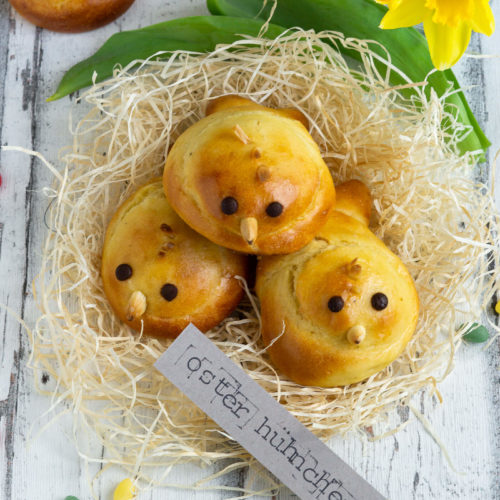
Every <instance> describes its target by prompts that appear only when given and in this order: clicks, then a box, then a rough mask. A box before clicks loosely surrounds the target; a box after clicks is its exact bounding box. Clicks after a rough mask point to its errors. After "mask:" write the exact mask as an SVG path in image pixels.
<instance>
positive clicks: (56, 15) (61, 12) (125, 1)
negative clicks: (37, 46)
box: [9, 0, 134, 33]
mask: <svg viewBox="0 0 500 500" xmlns="http://www.w3.org/2000/svg"><path fill="white" fill-rule="evenodd" d="M9 1H10V3H11V4H12V6H13V7H14V8H15V9H16V10H17V11H18V12H19V14H21V15H22V16H23V17H25V18H26V19H27V20H28V21H30V22H31V23H33V24H35V25H36V26H40V27H42V28H46V29H49V30H53V31H63V32H64V31H65V32H72V33H77V32H80V31H88V30H93V29H95V28H98V27H99V26H104V25H105V24H107V23H110V22H111V21H113V20H114V19H116V18H117V17H118V16H120V15H121V14H123V13H124V12H125V11H126V10H127V9H128V8H129V7H130V6H131V5H132V4H133V3H134V0H9Z"/></svg>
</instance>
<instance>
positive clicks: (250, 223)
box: [240, 217, 259, 245]
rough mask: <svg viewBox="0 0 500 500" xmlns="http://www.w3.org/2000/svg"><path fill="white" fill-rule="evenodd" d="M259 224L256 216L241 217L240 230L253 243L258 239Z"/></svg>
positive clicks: (244, 237) (245, 238) (246, 239)
mask: <svg viewBox="0 0 500 500" xmlns="http://www.w3.org/2000/svg"><path fill="white" fill-rule="evenodd" d="M258 230H259V226H258V223H257V219H256V218H255V217H245V218H244V219H241V223H240V232H241V236H243V239H244V240H245V241H246V242H247V243H248V244H249V245H251V244H252V243H253V242H254V241H255V240H256V239H257V233H258Z"/></svg>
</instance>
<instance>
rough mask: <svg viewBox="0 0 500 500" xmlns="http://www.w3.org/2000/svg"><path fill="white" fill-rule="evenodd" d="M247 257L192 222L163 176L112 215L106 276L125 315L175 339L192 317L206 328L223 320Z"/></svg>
mask: <svg viewBox="0 0 500 500" xmlns="http://www.w3.org/2000/svg"><path fill="white" fill-rule="evenodd" d="M246 273H247V258H246V257H245V256H243V255H242V254H238V253H236V252H233V251H231V250H228V249H227V248H223V247H220V246H218V245H215V244H214V243H212V242H211V241H208V240H207V239H206V238H204V237H203V236H201V235H200V234H198V233H196V232H195V231H193V230H192V229H191V228H190V227H189V226H187V225H186V224H185V223H184V222H183V221H182V219H180V218H179V217H178V215H177V214H176V213H175V212H174V210H173V209H172V207H171V206H170V205H169V203H168V201H167V199H166V198H165V194H164V192H163V186H162V181H161V179H156V180H155V181H153V182H150V183H149V184H146V185H145V186H143V187H141V188H140V189H139V190H138V191H137V192H136V193H135V194H133V195H132V196H131V197H130V198H129V199H128V200H126V201H125V203H123V205H121V206H120V207H119V209H118V211H117V212H116V213H115V215H114V217H113V219H112V220H111V222H110V224H109V226H108V229H107V232H106V238H105V242H104V249H103V255H102V267H101V275H102V281H103V287H104V291H105V293H106V296H107V298H108V300H109V302H110V304H111V306H112V307H113V309H114V310H115V312H116V314H117V315H118V316H119V318H120V319H121V320H122V321H124V322H125V323H126V324H128V325H129V326H131V327H132V328H134V329H135V330H141V328H142V327H144V333H146V334H149V335H154V336H158V337H170V338H173V337H176V336H177V335H178V334H179V333H180V332H181V331H182V330H183V329H184V328H185V327H186V326H187V325H188V324H189V323H190V322H192V323H194V324H195V325H196V326H197V327H198V328H200V329H201V330H202V331H206V330H209V329H210V328H212V327H213V326H215V325H217V324H218V323H219V322H220V321H222V320H223V319H224V318H225V317H226V316H227V315H228V314H229V313H230V312H231V311H232V310H233V309H234V308H235V307H236V305H237V304H238V302H239V301H240V299H241V298H242V295H243V289H242V287H241V286H240V283H239V281H238V279H237V278H236V276H237V275H239V276H242V277H246Z"/></svg>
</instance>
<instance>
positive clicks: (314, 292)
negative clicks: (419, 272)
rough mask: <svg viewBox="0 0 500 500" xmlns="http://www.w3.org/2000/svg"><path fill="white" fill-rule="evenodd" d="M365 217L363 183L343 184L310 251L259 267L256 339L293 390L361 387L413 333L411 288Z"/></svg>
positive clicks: (414, 315)
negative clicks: (296, 386)
mask: <svg viewBox="0 0 500 500" xmlns="http://www.w3.org/2000/svg"><path fill="white" fill-rule="evenodd" d="M370 210H371V197H370V193H369V191H368V189H367V188H366V186H365V185H364V184H362V183H361V182H359V181H349V182H346V183H344V184H341V185H340V186H337V205H336V209H335V211H333V212H332V213H331V215H330V217H329V219H328V221H327V223H326V225H325V226H324V227H323V228H322V229H321V231H319V233H318V234H317V235H316V237H315V238H314V240H313V241H312V242H311V243H309V245H307V246H306V247H305V248H303V249H302V250H300V251H299V252H297V253H294V254H290V255H285V256H272V257H264V258H263V259H262V260H261V262H260V263H259V266H258V268H257V285H256V290H257V294H258V296H259V299H260V303H261V313H262V336H263V339H264V342H265V343H266V345H268V346H269V354H270V356H271V360H272V362H273V363H274V365H275V366H276V367H277V368H278V371H280V372H281V373H283V374H285V375H287V376H288V377H289V378H291V379H292V380H293V381H295V382H297V383H298V384H302V385H315V386H321V387H334V386H341V385H347V384H351V383H354V382H358V381H361V380H364V379H366V378H367V377H369V376H370V375H372V374H374V373H376V372H378V371H380V370H382V369H383V368H384V367H386V366H387V365H388V364H389V363H391V362H392V361H393V360H394V359H395V358H396V357H398V356H399V354H400V353H401V352H402V351H403V349H404V348H405V346H406V344H407V342H408V341H409V339H410V338H411V336H412V334H413V332H414V331H415V327H416V324H417V318H418V309H419V300H418V296H417V292H416V290H415V285H414V283H413V281H412V278H411V276H410V274H409V273H408V271H407V269H406V267H405V266H404V264H403V263H402V262H401V260H400V259H399V258H398V257H397V256H396V255H394V254H393V253H392V252H391V251H390V250H389V249H388V248H387V247H386V246H385V245H384V243H383V242H382V241H381V240H379V239H378V238H377V237H376V236H375V235H374V234H373V233H372V232H371V231H370V230H369V229H368V220H369V217H370ZM277 337H279V338H278V339H277V340H275V339H276V338H277ZM273 341H274V342H273Z"/></svg>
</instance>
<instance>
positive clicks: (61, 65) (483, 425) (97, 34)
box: [0, 0, 500, 500]
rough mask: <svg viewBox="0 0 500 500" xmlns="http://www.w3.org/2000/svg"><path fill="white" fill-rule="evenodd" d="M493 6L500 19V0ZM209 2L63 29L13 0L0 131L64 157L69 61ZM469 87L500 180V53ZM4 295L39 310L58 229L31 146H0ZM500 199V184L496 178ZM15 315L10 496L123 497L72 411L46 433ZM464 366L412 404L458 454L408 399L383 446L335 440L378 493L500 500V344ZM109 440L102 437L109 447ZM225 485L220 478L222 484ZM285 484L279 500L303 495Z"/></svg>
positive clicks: (4, 442) (8, 339)
mask: <svg viewBox="0 0 500 500" xmlns="http://www.w3.org/2000/svg"><path fill="white" fill-rule="evenodd" d="M491 5H492V7H493V10H494V12H495V14H496V19H497V21H498V22H500V0H492V2H491ZM204 13H206V9H205V7H204V1H203V0H190V1H187V0H170V1H165V0H147V1H145V0H142V1H139V0H138V1H137V2H136V3H135V4H134V5H133V6H132V8H131V9H130V10H129V11H128V12H127V13H126V14H125V15H124V16H123V17H121V18H120V19H118V20H117V21H115V22H114V23H112V24H111V25H109V26H106V27H104V28H101V29H99V30H96V31H94V32H90V33H85V34H78V35H63V34H55V33H50V32H48V31H45V30H41V29H39V28H35V27H34V26H32V25H31V24H29V23H28V22H26V21H24V20H23V19H22V18H21V17H20V16H19V15H17V14H16V13H15V12H14V11H13V10H12V9H11V8H10V6H9V4H8V2H7V0H0V141H1V144H3V145H5V144H9V145H17V146H22V147H25V148H28V149H33V150H37V151H39V152H41V153H42V154H43V155H45V156H46V157H47V158H48V159H49V160H53V161H56V160H57V154H58V150H59V148H60V147H61V146H63V145H66V144H68V143H69V142H70V140H71V139H70V134H69V131H68V124H67V116H68V111H69V107H70V100H69V99H68V98H66V99H63V100H61V101H56V102H54V103H46V102H45V99H46V98H47V97H48V96H49V95H50V94H51V92H52V91H53V90H54V89H55V87H56V84H57V83H58V81H59V79H60V78H61V76H62V75H63V73H64V71H65V70H66V69H68V68H69V67H70V66H71V65H72V64H74V63H76V62H78V61H79V60H81V59H83V58H85V57H87V56H88V55H90V54H91V53H92V52H94V51H95V49H96V48H97V47H99V46H100V45H101V44H102V43H103V42H104V41H105V40H106V39H107V38H108V37H109V36H110V35H111V34H112V33H114V32H115V31H117V30H124V29H132V28H137V27H140V26H145V25H148V24H152V23H153V22H158V21H160V20H168V19H171V18H174V17H180V16H186V15H196V14H204ZM470 52H473V53H477V54H496V55H498V54H500V30H498V31H497V33H496V34H494V35H493V36H492V37H491V38H489V39H487V38H485V37H481V38H480V37H474V38H473V42H472V45H471V47H470ZM456 69H457V74H458V77H459V80H460V81H461V82H462V84H463V85H464V86H465V87H467V94H468V97H469V100H470V102H471V104H472V108H473V111H474V113H475V114H476V116H477V117H478V118H479V121H480V123H481V124H482V125H483V128H484V130H485V131H486V134H487V135H488V137H489V138H490V139H491V140H492V141H493V146H492V148H491V149H490V153H489V162H488V165H487V166H486V167H484V168H483V169H481V170H480V171H478V176H479V178H480V179H482V180H483V181H490V180H491V179H492V172H493V169H494V162H493V159H494V155H495V152H496V151H498V150H499V149H500V59H498V58H491V59H481V58H464V59H463V60H462V61H461V63H460V64H459V66H458V67H457V68H456ZM0 175H1V176H2V185H1V186H0V303H1V304H4V305H6V306H8V307H9V308H10V311H11V312H12V313H13V314H14V315H18V316H19V317H23V318H24V319H25V321H26V322H27V323H28V325H33V324H34V321H35V319H36V317H37V310H36V307H35V305H34V300H33V296H32V290H31V282H32V280H33V278H34V276H35V275H36V273H37V270H38V268H39V265H40V248H41V244H42V241H43V240H44V238H45V235H46V231H47V229H46V227H45V225H44V223H43V215H44V210H45V208H46V206H47V200H46V198H45V196H44V195H43V192H42V189H43V187H44V186H47V185H49V184H50V182H51V176H50V173H49V172H48V171H47V170H46V169H44V168H43V167H42V166H41V164H40V163H39V162H37V161H35V160H33V159H31V158H30V157H27V156H26V155H23V154H20V153H13V152H3V153H0ZM495 191H496V195H497V200H500V182H497V185H496V186H495ZM13 314H11V313H7V311H6V310H5V309H3V308H0V500H62V499H64V498H65V497H66V496H67V495H70V494H72V495H76V496H77V497H79V498H80V500H88V499H91V498H93V497H92V494H94V495H95V498H99V499H111V498H112V491H113V487H114V486H115V485H116V484H117V482H118V481H119V480H120V479H122V478H123V473H122V472H121V471H120V470H119V469H118V470H104V471H102V473H101V474H100V476H99V477H98V478H97V479H96V480H95V481H94V483H93V493H92V490H91V487H90V482H91V481H92V479H93V478H94V476H95V474H96V473H98V472H99V470H100V465H99V464H96V463H90V464H86V463H85V461H84V460H82V459H80V458H79V457H78V455H77V453H76V450H75V448H74V446H73V444H72V432H73V431H72V428H71V422H72V419H71V415H69V414H67V412H65V411H64V410H65V409H64V408H59V409H58V410H57V412H58V413H61V416H60V417H59V418H58V420H57V421H56V422H55V423H53V424H52V425H51V426H49V427H48V428H46V429H43V426H44V424H45V423H47V422H48V421H49V420H50V418H49V417H47V416H46V415H45V413H46V412H47V411H48V410H49V408H50V400H49V398H47V397H45V396H42V395H40V394H39V393H38V392H37V390H36V389H35V385H39V386H41V387H44V386H46V387H50V384H51V383H52V382H53V381H51V380H50V379H48V380H47V377H42V379H41V380H38V381H35V380H33V375H32V372H31V371H30V369H29V366H28V363H29V343H28V339H27V335H26V333H25V332H24V331H23V329H22V328H21V327H20V325H19V323H18V321H17V320H16V319H15V317H14V316H13ZM455 364H456V367H455V369H454V371H453V372H452V374H451V375H450V376H449V377H448V378H447V379H446V380H445V381H444V382H443V383H442V384H441V385H440V391H441V393H442V395H443V398H444V403H443V404H439V403H438V402H437V401H436V400H434V399H433V400H426V399H424V398H423V397H422V396H417V397H416V398H415V399H414V402H413V404H414V405H415V407H416V408H418V409H419V410H420V411H421V412H422V413H423V414H424V415H425V416H426V418H427V419H428V420H429V422H430V423H431V425H432V428H433V429H434V431H435V433H436V435H438V436H439V438H440V440H441V441H442V443H443V445H444V446H445V447H446V450H447V452H448V454H449V457H450V460H451V462H452V464H453V468H452V467H451V466H450V464H449V463H448V462H447V460H446V458H445V455H444V454H443V452H442V450H441V448H440V447H439V446H438V445H437V444H436V442H435V441H434V439H433V438H432V437H431V436H430V435H429V433H428V432H426V431H425V429H424V427H423V426H422V425H421V423H419V421H418V420H417V419H416V418H415V417H414V416H413V415H412V413H411V412H410V410H409V409H408V407H404V408H403V407H401V408H399V410H398V411H397V413H396V414H395V415H393V416H392V417H391V418H392V420H393V422H394V423H396V424H397V423H403V422H406V421H409V423H408V425H407V426H406V427H405V429H404V430H402V431H401V432H399V433H398V434H396V435H394V436H390V437H387V438H384V439H382V440H380V441H376V442H373V443H371V442H362V441H361V440H359V439H358V438H357V437H356V436H349V437H347V438H336V439H333V440H332V441H331V443H330V446H331V447H332V449H333V450H334V451H335V452H336V453H337V454H338V455H340V456H341V457H342V458H343V459H344V460H345V461H346V462H347V463H348V464H350V465H351V466H352V467H354V468H356V469H357V470H358V471H359V472H360V473H361V474H362V475H363V476H364V477H365V478H366V479H367V480H368V481H369V482H371V483H372V484H373V485H374V486H375V487H376V488H377V489H378V490H379V491H381V492H382V493H383V494H384V495H387V496H388V497H389V498H391V499H393V500H399V499H426V500H427V499H439V500H441V499H449V498H457V499H469V498H470V499H484V500H486V499H496V500H499V499H500V383H499V378H500V375H499V368H500V343H499V342H495V344H494V345H492V346H491V347H490V349H488V350H486V351H485V350H483V349H482V347H481V346H469V347H463V348H462V349H461V350H460V351H459V353H458V355H457V357H456V363H455ZM96 446H97V444H96ZM213 470H215V469H205V470H201V469H198V468H196V467H183V468H179V469H176V470H174V472H173V474H172V478H171V479H172V482H173V483H182V484H193V483H194V481H195V480H196V479H198V478H201V477H204V476H205V475H206V474H207V473H209V472H210V471H213ZM252 481H253V474H252V472H251V471H250V472H248V471H247V472H245V473H235V474H233V475H230V476H228V477H225V478H224V480H223V484H224V485H226V486H230V485H232V486H245V485H248V484H250V483H251V482H252ZM212 484H215V483H212ZM232 496H234V494H231V493H229V492H220V491H211V492H206V491H193V490H183V491H179V490H175V489H156V490H150V491H144V492H143V493H142V494H141V496H140V499H141V500H143V499H144V500H158V499H166V498H179V499H181V498H182V499H191V498H192V499H209V498H210V499H212V498H213V499H217V498H229V497H232ZM292 497H293V496H292V495H291V493H290V492H289V491H287V490H286V489H283V491H281V492H280V494H279V495H278V498H280V499H287V498H292Z"/></svg>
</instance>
